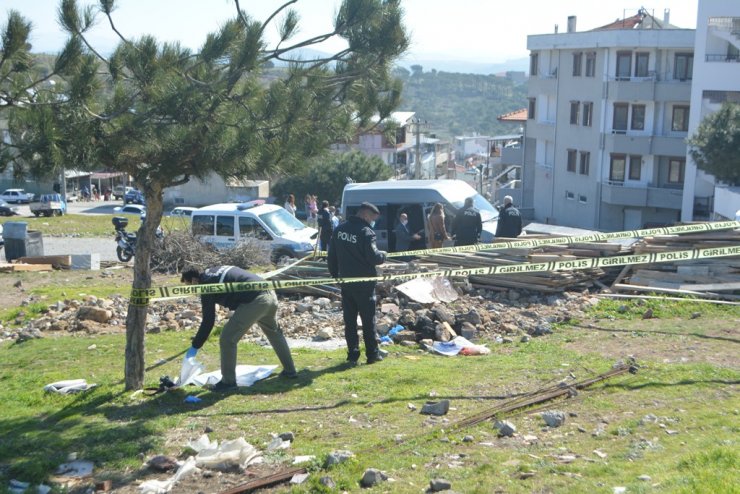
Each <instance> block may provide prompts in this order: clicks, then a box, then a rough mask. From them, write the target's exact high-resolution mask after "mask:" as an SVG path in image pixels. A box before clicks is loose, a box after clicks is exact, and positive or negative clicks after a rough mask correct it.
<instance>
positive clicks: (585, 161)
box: [578, 151, 591, 175]
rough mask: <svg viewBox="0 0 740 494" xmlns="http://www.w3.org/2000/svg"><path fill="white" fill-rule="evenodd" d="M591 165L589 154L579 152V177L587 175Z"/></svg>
mask: <svg viewBox="0 0 740 494" xmlns="http://www.w3.org/2000/svg"><path fill="white" fill-rule="evenodd" d="M590 164H591V153H587V152H585V151H581V168H580V169H579V170H578V171H579V173H580V174H581V175H588V170H589V166H590Z"/></svg>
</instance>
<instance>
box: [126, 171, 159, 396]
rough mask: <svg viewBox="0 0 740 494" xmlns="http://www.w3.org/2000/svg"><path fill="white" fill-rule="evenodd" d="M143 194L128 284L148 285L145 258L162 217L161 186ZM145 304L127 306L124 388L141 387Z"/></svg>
mask: <svg viewBox="0 0 740 494" xmlns="http://www.w3.org/2000/svg"><path fill="white" fill-rule="evenodd" d="M143 192H144V197H145V198H146V209H147V215H146V221H143V222H142V225H141V227H140V228H139V230H138V232H137V234H136V235H137V239H136V255H135V256H134V281H133V284H132V288H139V289H141V288H150V287H151V286H152V273H151V268H150V266H149V261H150V259H151V255H152V248H153V247H154V242H155V241H156V236H155V232H156V230H157V227H158V226H159V223H160V221H161V219H162V189H161V188H154V187H152V186H151V185H150V186H148V187H144V191H143ZM148 309H149V307H148V306H144V305H132V304H129V306H128V314H127V315H126V364H125V369H124V375H125V383H126V389H127V390H136V389H141V388H143V387H144V369H145V368H146V367H145V364H144V352H145V347H144V335H145V333H146V316H147V312H148Z"/></svg>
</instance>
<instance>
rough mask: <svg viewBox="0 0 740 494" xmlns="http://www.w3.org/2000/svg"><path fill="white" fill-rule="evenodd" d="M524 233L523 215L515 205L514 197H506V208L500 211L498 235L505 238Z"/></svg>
mask: <svg viewBox="0 0 740 494" xmlns="http://www.w3.org/2000/svg"><path fill="white" fill-rule="evenodd" d="M521 233H522V215H521V214H520V213H519V210H518V209H517V208H515V207H514V199H512V198H511V196H506V197H504V208H503V209H502V210H501V211H499V213H498V225H496V236H497V237H504V238H516V237H518V236H519V235H520V234H521Z"/></svg>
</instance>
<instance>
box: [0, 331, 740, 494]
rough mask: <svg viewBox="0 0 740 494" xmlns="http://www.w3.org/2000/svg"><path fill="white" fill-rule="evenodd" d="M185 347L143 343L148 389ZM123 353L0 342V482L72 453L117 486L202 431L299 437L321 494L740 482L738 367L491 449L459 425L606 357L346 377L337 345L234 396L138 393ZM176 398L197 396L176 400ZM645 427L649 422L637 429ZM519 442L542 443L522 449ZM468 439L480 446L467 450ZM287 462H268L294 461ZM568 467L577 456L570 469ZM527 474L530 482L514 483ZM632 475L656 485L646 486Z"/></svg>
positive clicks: (102, 341) (617, 393)
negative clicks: (340, 459)
mask: <svg viewBox="0 0 740 494" xmlns="http://www.w3.org/2000/svg"><path fill="white" fill-rule="evenodd" d="M190 336H191V334H190V333H185V332H181V333H162V334H153V335H148V336H147V345H146V364H147V366H149V371H148V373H147V383H148V384H149V385H156V384H157V382H158V379H159V377H160V376H161V375H165V374H167V375H170V376H175V375H177V374H178V372H179V364H180V361H179V359H175V360H172V361H168V360H167V359H168V358H169V357H172V356H174V355H177V354H179V353H180V352H182V351H183V350H184V349H185V348H187V346H188V345H189V338H190ZM574 337H575V336H572V335H571V338H574ZM91 343H94V344H95V348H94V349H90V345H91ZM123 347H124V337H123V336H118V335H104V336H95V337H85V338H73V337H64V338H46V339H42V340H33V341H28V342H26V343H23V344H18V345H13V344H10V343H8V342H6V343H2V344H0V369H1V372H0V376H1V377H0V381H2V383H3V386H0V400H2V402H3V404H4V410H3V418H1V419H0V484H1V485H5V484H6V483H7V480H8V479H10V478H17V479H20V480H26V481H33V482H38V481H41V480H43V479H44V478H46V476H48V475H49V473H51V472H52V471H53V469H54V468H55V467H56V465H58V464H59V463H61V462H63V461H64V459H65V458H66V456H67V454H69V453H70V452H77V453H78V456H79V457H80V458H86V459H91V460H94V461H95V464H96V469H97V470H96V471H97V472H98V474H97V475H109V476H111V477H112V478H121V476H122V473H121V472H123V471H125V470H126V469H129V470H135V469H136V468H138V466H139V465H140V464H141V457H140V455H143V456H144V457H148V456H151V455H154V454H169V455H174V456H178V455H180V454H181V453H182V451H183V449H184V445H185V441H186V440H187V439H192V438H196V437H197V436H199V435H200V434H201V433H202V432H203V430H204V429H205V428H206V427H209V428H210V429H212V430H213V432H212V433H211V434H210V436H211V437H212V438H215V439H219V440H224V439H233V438H236V437H240V436H241V437H244V438H245V439H246V440H247V441H248V442H250V443H252V444H255V445H257V446H263V444H264V443H266V442H268V441H269V440H270V433H274V432H284V431H293V432H294V433H295V435H296V440H295V442H294V443H293V445H292V447H291V449H290V450H289V451H288V454H289V455H308V454H313V455H317V456H318V460H317V461H316V463H315V464H314V466H313V469H314V471H315V472H316V475H313V476H312V478H311V480H309V484H308V485H304V486H301V491H305V490H306V489H307V490H311V491H314V492H322V489H323V487H321V486H320V485H319V484H318V477H320V476H322V475H330V476H331V477H332V478H333V479H334V481H335V482H336V483H337V485H338V487H339V488H340V489H343V490H347V491H350V492H361V491H363V490H362V489H361V488H360V487H359V484H358V481H359V479H360V478H361V476H362V473H363V472H364V470H365V469H366V468H369V467H373V468H379V469H381V470H384V471H385V472H387V473H388V475H389V476H390V477H392V478H393V479H394V480H395V481H394V482H393V483H392V484H384V485H383V487H381V488H380V489H381V490H387V489H390V490H391V491H393V492H402V493H405V492H409V493H411V492H413V493H418V492H419V491H422V490H424V489H425V488H426V487H427V486H428V483H429V480H430V479H432V478H435V477H444V478H447V479H448V480H450V481H451V482H452V485H453V489H454V490H456V491H457V492H472V493H476V492H481V493H483V492H486V493H487V492H494V491H505V492H522V493H524V492H527V493H529V492H584V493H586V492H588V493H592V492H599V491H611V490H612V487H614V486H626V487H627V488H628V491H629V492H647V491H651V492H652V491H653V490H655V491H663V492H675V491H684V492H695V491H699V492H702V491H703V492H733V491H732V489H733V488H735V487H734V486H736V485H739V484H740V478H738V468H737V466H738V455H737V450H738V447H737V446H738V445H737V437H738V424H739V423H740V421H738V412H737V410H738V409H739V408H740V401H739V400H738V396H737V389H736V387H737V383H738V382H739V381H740V372H738V371H737V370H734V369H728V368H718V367H715V366H712V365H709V364H706V363H696V364H676V365H673V364H671V365H668V364H663V363H661V362H655V361H648V362H643V368H642V369H641V371H640V373H638V374H637V375H635V376H622V377H618V378H615V379H612V380H609V381H607V382H605V383H603V384H600V385H597V386H594V387H593V388H591V389H589V390H587V391H583V392H581V393H580V394H579V395H578V396H577V397H575V398H573V399H571V400H568V401H564V402H559V403H552V404H548V405H547V406H546V407H545V408H557V409H561V410H564V411H566V413H570V414H571V415H570V416H569V418H568V419H567V421H566V424H565V425H564V426H563V427H561V428H558V429H547V428H544V426H543V422H542V420H541V418H540V417H539V415H538V414H537V413H518V414H515V415H513V416H510V417H506V418H507V419H508V420H511V421H513V422H514V423H515V424H516V426H517V428H518V432H519V435H518V436H516V437H513V438H498V437H497V434H496V431H495V430H494V428H493V427H492V424H491V423H490V422H486V423H483V424H479V425H477V426H474V427H470V428H465V429H459V430H458V429H455V428H454V427H452V426H453V424H454V423H455V422H457V421H458V420H461V419H463V418H466V417H469V416H471V415H473V414H476V413H479V412H481V411H483V410H486V409H489V408H491V407H493V406H496V405H497V404H499V403H500V402H501V400H503V399H506V398H508V397H510V396H513V395H516V394H517V393H521V392H526V391H532V390H534V389H537V388H540V387H542V386H546V385H550V384H552V383H553V382H557V381H559V380H561V379H567V378H568V375H569V374H570V373H573V374H575V375H576V377H577V378H578V379H583V378H585V377H587V376H588V375H590V374H591V373H592V372H595V373H598V372H604V371H606V370H607V369H609V368H610V367H611V365H612V363H613V361H614V359H613V358H603V357H600V356H598V355H596V354H591V353H585V354H584V353H581V352H576V351H573V350H569V349H568V348H566V347H565V345H564V344H563V342H562V340H560V339H559V338H558V337H557V334H556V335H553V337H546V338H535V339H533V340H532V341H530V342H529V343H526V344H520V343H517V344H513V345H496V344H493V343H491V344H490V347H491V348H492V350H493V352H492V354H491V355H489V356H485V357H459V358H442V357H437V356H432V355H429V354H426V353H422V352H419V351H418V350H416V349H413V348H404V347H390V349H391V355H390V356H389V358H387V359H386V360H385V361H384V362H382V363H380V364H376V365H372V366H367V365H362V366H360V367H357V368H353V369H347V368H344V367H343V366H342V365H341V364H342V362H343V360H344V357H345V355H344V352H343V351H341V350H338V351H332V352H322V351H316V350H307V349H296V350H294V352H293V353H294V358H295V361H296V365H297V367H298V368H299V370H300V377H299V378H298V379H296V380H281V379H278V378H269V379H267V380H265V381H261V382H259V383H257V384H255V385H254V386H253V387H251V388H245V389H244V390H242V391H240V392H239V393H236V394H231V395H216V394H213V393H209V392H207V391H203V390H198V389H187V390H179V391H175V392H171V393H166V394H163V395H157V396H156V397H142V396H141V395H138V396H135V397H132V396H131V393H127V392H124V391H123V385H122V383H121V378H122V372H123V351H122V350H123ZM199 357H200V358H202V359H203V361H204V363H205V364H206V368H207V369H213V368H216V367H217V366H218V341H217V338H211V339H210V340H209V341H208V343H207V344H206V345H205V347H204V350H203V351H202V352H201V353H199ZM239 361H240V362H241V363H251V364H273V363H277V359H276V357H275V355H274V353H273V352H272V350H271V349H270V348H262V347H259V346H256V345H253V344H247V343H244V344H241V345H240V357H239ZM70 378H85V379H87V380H88V381H89V382H95V383H98V384H99V387H98V388H96V389H94V390H92V391H90V392H88V393H85V394H82V395H76V396H56V395H47V394H44V393H43V391H42V389H41V388H42V387H43V385H44V384H47V383H49V382H53V381H56V380H60V379H70ZM186 394H194V395H197V396H199V397H200V398H202V400H203V401H202V402H201V403H200V404H194V405H193V404H185V403H183V399H184V397H185V396H186ZM439 399H449V400H450V401H451V406H452V409H451V410H450V412H449V414H448V415H447V416H446V417H444V418H431V417H428V416H424V415H420V414H419V410H420V409H421V407H422V405H423V404H424V402H426V401H427V400H439ZM409 403H411V404H413V405H415V406H416V408H417V410H415V411H412V410H411V409H410V408H409V407H408V404H409ZM649 414H650V415H652V416H655V417H656V419H655V420H654V421H653V420H647V421H646V420H643V419H644V417H646V416H648V415H649ZM582 430H583V431H585V432H581V431H582ZM667 430H670V431H675V433H670V434H669V433H668V432H666V431H667ZM599 431H601V432H599ZM525 435H526V436H530V435H531V436H536V438H537V439H534V440H533V439H531V438H530V439H528V440H525V439H524V436H525ZM465 436H472V438H473V440H472V441H468V440H465V441H463V438H465ZM336 449H349V450H351V451H353V452H354V453H355V454H356V457H355V459H354V460H352V461H350V462H348V463H345V464H342V465H338V466H336V467H334V468H332V469H330V470H329V471H328V472H327V471H324V470H323V469H319V468H318V466H317V465H318V464H320V462H321V460H322V459H323V458H324V456H325V455H326V454H327V453H329V452H331V451H333V450H336ZM594 450H599V451H600V452H603V454H606V455H607V458H605V459H604V458H600V457H599V456H597V455H595V454H594V453H593V451H594ZM289 455H288V456H283V455H273V456H271V457H270V458H269V459H270V461H272V462H277V463H279V462H281V461H285V462H286V465H287V462H288V461H289ZM567 455H570V456H574V457H575V460H573V461H572V462H566V460H564V459H563V458H566V457H567ZM116 472H118V473H116ZM523 472H527V473H529V472H534V473H533V476H531V477H529V476H527V478H522V477H523V475H522V473H523ZM641 475H648V476H650V478H651V480H650V481H649V482H646V481H643V480H639V479H638V477H640V476H641ZM653 485H655V487H652V486H653ZM712 489H714V490H712ZM288 490H289V489H288V488H287V487H282V488H278V491H280V492H287V491H288Z"/></svg>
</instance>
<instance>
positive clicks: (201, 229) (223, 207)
mask: <svg viewBox="0 0 740 494" xmlns="http://www.w3.org/2000/svg"><path fill="white" fill-rule="evenodd" d="M191 218H192V219H191V231H192V232H193V235H195V236H196V237H198V238H199V239H200V241H201V242H205V243H209V244H211V245H213V246H214V247H216V248H218V249H229V248H231V247H234V246H236V245H237V244H238V243H239V242H240V241H241V240H242V239H244V238H253V239H256V240H258V241H259V242H260V244H262V245H264V246H265V247H268V248H270V250H271V258H272V261H273V262H275V263H278V262H280V261H282V260H283V259H286V258H301V257H306V256H307V255H309V254H311V252H313V250H314V247H315V246H316V238H315V234H316V229H314V228H309V227H307V226H306V225H304V224H303V223H301V222H300V221H299V220H297V219H296V218H294V217H293V216H292V215H291V214H290V213H288V212H287V211H286V210H285V209H283V208H282V206H276V205H274V204H264V201H261V200H257V201H249V202H245V203H241V204H234V203H225V204H213V205H211V206H206V207H203V208H200V209H196V210H195V211H193V214H192V215H191Z"/></svg>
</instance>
